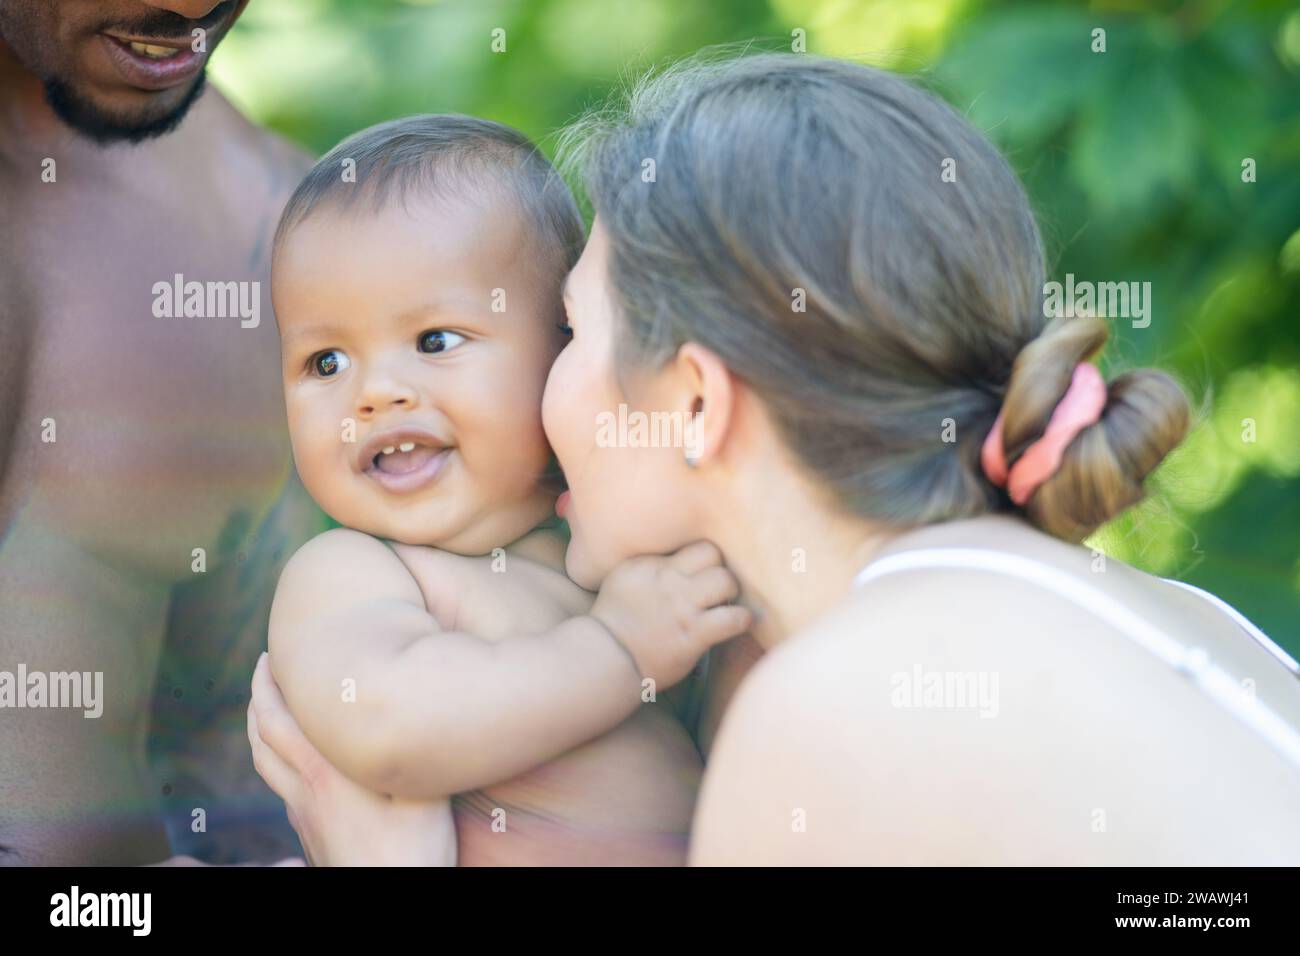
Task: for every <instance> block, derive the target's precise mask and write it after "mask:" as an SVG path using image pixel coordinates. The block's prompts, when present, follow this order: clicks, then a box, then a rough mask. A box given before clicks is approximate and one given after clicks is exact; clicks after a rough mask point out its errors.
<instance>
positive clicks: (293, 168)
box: [181, 89, 313, 202]
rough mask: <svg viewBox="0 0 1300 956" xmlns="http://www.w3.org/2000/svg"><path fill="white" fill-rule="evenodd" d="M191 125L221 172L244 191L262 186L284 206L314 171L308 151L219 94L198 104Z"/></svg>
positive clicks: (212, 94) (210, 91)
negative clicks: (303, 179)
mask: <svg viewBox="0 0 1300 956" xmlns="http://www.w3.org/2000/svg"><path fill="white" fill-rule="evenodd" d="M191 124H192V125H193V127H194V128H195V132H196V133H197V134H198V136H199V137H200V138H202V139H210V142H208V143H206V145H207V146H208V147H209V149H208V155H209V156H211V157H212V158H213V160H214V161H215V162H217V163H218V164H220V168H219V169H218V172H224V173H228V174H230V176H231V177H232V178H233V179H234V180H235V181H236V182H237V183H238V184H239V185H240V186H242V187H243V188H244V189H245V190H247V189H248V188H249V187H250V186H253V187H256V186H257V185H259V184H260V185H262V186H263V187H264V188H267V189H268V190H269V191H270V192H271V193H272V194H273V196H275V197H277V198H278V199H279V200H280V201H281V202H283V201H284V200H285V199H287V198H288V195H289V193H290V192H291V191H292V190H293V188H294V186H296V185H297V184H298V182H299V180H301V179H302V177H303V176H304V175H305V174H306V173H307V170H308V169H310V168H311V165H312V162H313V159H312V156H311V154H310V153H308V152H307V150H305V149H303V148H302V147H301V146H299V145H297V144H296V143H293V142H291V141H290V140H289V139H287V138H285V137H284V136H281V135H280V134H278V133H276V132H274V131H272V130H269V129H267V128H266V127H264V126H259V125H258V124H257V123H256V122H254V121H253V120H252V119H250V118H249V117H248V116H246V115H245V114H244V113H243V112H241V111H240V110H239V109H238V108H237V107H236V106H235V104H234V103H232V102H230V100H229V99H227V98H226V96H225V95H224V94H223V93H222V92H221V91H220V90H217V89H212V90H209V91H208V93H207V95H205V96H204V97H203V98H202V99H201V100H200V101H199V104H197V105H196V107H195V110H194V115H193V116H191V117H190V118H189V119H188V120H187V122H186V126H190V125H191ZM185 131H186V130H185V127H182V130H181V132H185ZM250 180H251V181H250Z"/></svg>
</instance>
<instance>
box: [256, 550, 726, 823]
mask: <svg viewBox="0 0 1300 956" xmlns="http://www.w3.org/2000/svg"><path fill="white" fill-rule="evenodd" d="M702 547H705V548H707V547H709V546H702ZM685 553H686V552H685V551H683V552H681V553H679V554H685ZM714 554H715V555H716V549H714ZM670 560H677V561H678V562H679V567H675V568H673V569H671V570H670V571H668V572H661V570H660V569H659V565H658V564H655V563H654V562H660V563H662V564H664V565H667V562H668V561H670ZM629 564H630V565H633V567H632V568H631V569H630V570H627V571H623V573H622V574H620V573H619V572H615V574H613V575H611V576H610V577H611V583H612V584H613V585H614V586H613V587H608V588H607V590H608V591H609V593H608V594H606V593H605V590H602V598H599V599H598V600H597V602H596V607H594V608H593V610H592V615H589V616H582V617H575V618H571V619H570V620H568V621H565V622H563V623H562V624H560V625H559V626H557V627H554V628H551V629H549V630H547V631H545V632H543V633H540V634H534V635H529V636H519V637H515V638H508V639H506V640H503V641H499V642H496V643H491V642H488V641H484V640H481V639H479V638H476V637H474V636H472V635H469V634H464V633H458V632H450V631H443V630H442V629H441V628H440V627H439V626H438V624H437V622H436V621H435V620H434V618H433V617H432V616H431V615H430V614H429V613H428V611H427V610H426V608H425V604H424V599H423V597H422V594H421V591H420V588H419V585H418V584H417V583H416V582H415V580H414V579H413V578H412V577H411V574H410V572H409V571H408V570H407V568H406V566H405V565H404V564H403V563H402V561H401V560H400V559H399V558H398V557H397V556H396V555H395V554H394V553H393V552H392V551H391V550H390V549H389V548H388V547H387V546H386V545H385V544H383V543H382V542H380V541H378V540H376V539H374V538H371V537H369V536H368V535H364V534H361V533H359V532H355V531H348V530H345V529H338V530H334V531H329V532H326V533H325V534H323V535H320V536H319V537H317V538H315V539H313V540H312V541H310V542H309V543H308V544H307V545H305V546H304V547H303V548H302V549H301V550H300V551H299V552H298V553H297V554H295V555H294V556H293V558H292V559H291V560H290V562H289V564H288V565H287V566H286V567H285V570H284V572H283V574H282V575H281V577H280V583H279V586H278V588H277V591H276V596H275V602H274V605H273V606H272V609H271V621H270V650H271V663H272V669H273V671H274V674H275V678H276V681H277V683H279V685H280V687H281V689H282V690H283V692H284V696H285V699H286V701H287V702H288V704H289V707H290V709H291V710H292V712H293V714H294V716H295V717H296V718H297V720H298V722H299V723H300V725H301V726H302V728H303V730H304V732H305V733H306V734H307V736H308V737H309V738H310V739H311V741H312V742H313V743H314V744H315V745H316V746H317V748H318V749H319V750H320V751H321V752H322V753H323V754H324V755H325V757H326V758H327V759H329V760H330V762H331V763H333V764H334V765H335V766H337V767H338V768H339V769H341V770H342V771H343V772H344V773H346V774H348V775H349V776H350V777H352V778H353V779H355V780H357V781H358V782H360V783H362V784H364V785H365V786H368V787H370V788H371V789H374V790H378V791H381V792H384V793H392V794H398V795H401V796H405V797H419V798H431V797H438V796H445V795H448V794H452V793H458V792H462V791H465V790H471V789H475V788H477V787H482V786H486V785H488V784H491V783H495V782H497V781H499V780H503V779H507V778H509V777H512V776H515V775H516V774H519V773H522V772H524V771H525V770H528V769H531V768H532V767H535V766H537V765H538V764H540V763H543V762H545V761H546V760H549V759H551V758H553V757H556V756H558V755H559V754H561V753H563V752H565V751H566V750H569V749H571V748H572V747H575V746H577V745H578V744H581V743H584V742H586V741H587V740H590V739H591V738H593V737H596V736H599V735H600V734H602V733H604V732H605V731H607V730H609V729H610V728H612V727H614V726H616V725H617V724H619V723H621V722H622V721H623V720H624V719H625V718H626V717H627V716H628V715H629V714H631V713H632V711H633V710H634V709H635V708H636V707H637V706H638V705H639V704H640V702H641V696H640V690H641V679H642V677H643V676H652V677H654V678H655V679H656V680H657V681H659V683H660V685H661V686H662V687H667V686H668V685H669V684H671V683H673V682H675V681H676V680H679V679H680V678H681V677H683V676H684V675H685V674H686V673H687V671H689V669H690V667H691V665H693V664H694V662H695V660H697V659H698V657H699V655H700V654H701V653H702V652H703V650H705V649H707V647H708V646H710V645H711V644H714V643H717V642H719V641H722V640H725V639H727V638H728V637H731V636H733V635H734V634H736V633H739V632H740V631H742V630H743V629H744V627H745V626H746V625H747V624H748V621H747V619H746V616H745V614H744V612H743V609H741V608H736V607H723V608H718V607H710V606H711V605H712V604H717V603H720V602H722V601H726V600H729V599H730V598H731V597H734V581H731V579H730V575H728V574H727V572H725V571H723V569H722V568H720V567H718V566H717V564H716V561H712V560H711V559H702V558H701V556H700V553H699V552H698V550H697V551H696V552H695V556H694V557H693V558H691V560H690V561H689V562H685V561H683V560H681V559H679V558H677V557H675V558H673V559H638V561H637V562H635V563H634V562H629ZM625 567H626V566H625ZM620 570H622V569H620ZM720 576H725V578H726V580H727V581H731V587H730V588H725V587H722V586H721V585H722V583H723V582H722V578H721V577H720ZM619 582H621V584H620V583H619ZM620 595H622V597H620ZM602 601H603V605H602ZM615 635H617V637H618V638H619V639H621V641H622V643H620V640H619V639H616V637H615ZM348 681H351V683H350V684H349V683H348ZM349 688H351V689H353V691H354V692H353V693H352V694H351V695H349V694H348V693H347V692H348V690H349Z"/></svg>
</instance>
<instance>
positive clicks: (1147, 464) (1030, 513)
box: [1003, 316, 1190, 541]
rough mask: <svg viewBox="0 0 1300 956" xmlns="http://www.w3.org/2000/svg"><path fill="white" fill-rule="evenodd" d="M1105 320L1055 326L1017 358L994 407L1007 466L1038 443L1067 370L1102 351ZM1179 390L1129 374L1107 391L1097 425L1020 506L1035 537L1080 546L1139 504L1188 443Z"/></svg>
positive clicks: (1149, 376) (1153, 374) (1155, 376)
mask: <svg viewBox="0 0 1300 956" xmlns="http://www.w3.org/2000/svg"><path fill="white" fill-rule="evenodd" d="M1106 335H1107V327H1106V321H1105V320H1104V319H1101V318H1098V317H1096V316H1083V317H1077V318H1058V319H1055V320H1053V321H1052V322H1051V323H1049V324H1048V326H1047V327H1046V328H1045V329H1044V330H1043V332H1042V334H1041V335H1039V336H1038V337H1037V338H1036V339H1034V340H1033V341H1032V342H1030V343H1029V344H1028V345H1027V346H1025V348H1024V349H1023V350H1021V352H1020V354H1019V355H1018V356H1017V357H1016V361H1015V364H1014V365H1013V367H1012V371H1011V380H1010V382H1009V383H1008V384H1007V393H1006V399H1005V401H1004V402H1003V416H1004V420H1003V447H1004V449H1005V451H1006V459H1007V463H1008V465H1009V466H1010V465H1014V463H1015V461H1016V459H1017V458H1019V456H1020V455H1022V454H1024V452H1025V450H1026V449H1027V448H1028V447H1029V446H1030V445H1031V444H1033V443H1034V442H1035V441H1037V440H1038V439H1039V438H1040V437H1041V436H1042V434H1043V432H1044V430H1045V429H1046V428H1047V423H1048V421H1049V420H1050V419H1051V416H1052V412H1053V410H1054V409H1055V408H1056V406H1057V404H1058V403H1059V402H1060V401H1061V398H1062V396H1063V395H1064V394H1065V391H1066V389H1067V388H1069V385H1070V380H1071V376H1072V374H1073V371H1074V368H1075V366H1076V365H1078V364H1079V363H1080V362H1085V361H1087V360H1088V359H1090V358H1092V357H1093V356H1094V355H1095V354H1096V353H1097V352H1098V351H1099V350H1100V349H1101V347H1102V346H1103V345H1104V344H1105V342H1106ZM1189 420H1190V412H1189V407H1188V402H1187V396H1186V394H1185V393H1184V391H1183V389H1182V387H1181V386H1180V385H1179V384H1178V383H1177V382H1176V381H1174V379H1173V378H1172V377H1171V376H1169V375H1168V374H1166V373H1165V372H1162V371H1159V370H1156V369H1149V368H1143V369H1136V370H1134V371H1131V372H1127V373H1125V374H1123V375H1121V376H1119V377H1118V378H1116V379H1115V380H1114V381H1112V382H1109V383H1108V385H1107V398H1106V408H1105V410H1104V411H1103V412H1102V416H1101V419H1100V420H1099V421H1098V422H1097V423H1096V424H1094V425H1090V426H1088V427H1086V428H1084V429H1082V430H1081V431H1080V432H1079V434H1078V435H1077V436H1076V437H1075V439H1074V440H1073V441H1072V442H1070V444H1069V445H1068V446H1067V447H1066V449H1065V453H1064V455H1063V456H1062V458H1061V465H1060V467H1059V468H1058V469H1057V470H1056V472H1055V473H1054V474H1053V475H1052V476H1051V477H1049V478H1048V479H1047V480H1046V481H1044V482H1043V483H1042V484H1041V485H1040V486H1039V487H1038V489H1037V490H1036V491H1035V492H1034V493H1033V495H1032V496H1031V497H1030V498H1029V500H1028V501H1027V502H1026V503H1025V506H1024V513H1025V515H1026V517H1028V518H1029V520H1030V521H1031V522H1032V523H1033V524H1034V525H1035V526H1036V527H1038V528H1040V529H1041V530H1043V531H1046V532H1047V533H1049V534H1052V535H1055V536H1056V537H1059V538H1064V539H1066V540H1068V541H1080V540H1082V539H1083V538H1085V537H1087V536H1088V535H1089V534H1091V533H1092V532H1093V531H1095V530H1096V529H1097V528H1098V527H1100V526H1101V525H1102V524H1104V523H1106V522H1107V521H1109V520H1110V519H1111V518H1114V517H1115V516H1116V515H1118V514H1119V513H1120V512H1122V511H1123V510H1124V509H1126V508H1128V507H1130V506H1132V505H1134V504H1136V503H1137V502H1139V501H1141V500H1142V497H1143V496H1144V494H1145V481H1146V478H1147V476H1148V475H1150V474H1151V472H1153V471H1154V470H1155V469H1156V467H1157V466H1158V465H1159V464H1160V462H1161V461H1163V460H1164V458H1165V456H1166V455H1168V454H1169V452H1170V451H1172V450H1173V449H1174V448H1175V447H1176V446H1177V445H1178V443H1179V442H1180V441H1182V439H1183V437H1184V436H1185V435H1186V434H1187V428H1188V424H1189Z"/></svg>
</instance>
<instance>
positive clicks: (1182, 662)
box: [853, 548, 1300, 768]
mask: <svg viewBox="0 0 1300 956" xmlns="http://www.w3.org/2000/svg"><path fill="white" fill-rule="evenodd" d="M925 568H931V569H934V568H940V569H942V568H956V569H969V570H975V571H991V572H993V573H995V574H1006V575H1010V576H1011V577H1016V578H1020V579H1021V580H1024V581H1029V582H1030V583H1032V584H1037V585H1039V586H1040V587H1043V588H1046V589H1047V590H1049V591H1052V592H1054V593H1056V594H1058V595H1059V596H1061V597H1062V598H1064V599H1066V600H1067V601H1071V602H1073V603H1075V604H1077V605H1079V606H1080V607H1082V608H1084V609H1085V610H1087V611H1088V612H1090V613H1092V614H1094V615H1096V616H1097V617H1099V618H1101V619H1102V620H1103V621H1105V622H1106V623H1107V624H1109V625H1111V626H1112V627H1113V628H1115V629H1116V630H1117V631H1119V632H1120V633H1122V634H1123V635H1124V636H1125V637H1127V638H1128V639H1129V640H1131V641H1133V643H1135V644H1137V645H1138V646H1139V647H1142V648H1143V649H1145V650H1146V651H1147V652H1149V653H1150V654H1152V655H1154V656H1155V657H1157V658H1159V659H1160V660H1162V661H1164V662H1165V663H1167V664H1168V665H1169V666H1171V667H1173V668H1175V669H1176V670H1178V672H1179V673H1181V674H1183V675H1184V676H1185V677H1187V678H1188V679H1189V680H1191V681H1192V682H1194V683H1195V684H1196V685H1197V686H1198V687H1200V689H1201V690H1202V691H1204V692H1205V693H1206V694H1207V695H1208V696H1209V697H1211V698H1212V699H1213V700H1214V701H1215V702H1216V703H1217V704H1219V705H1220V706H1221V707H1223V708H1224V709H1225V710H1227V711H1229V712H1230V713H1231V714H1232V715H1233V716H1235V717H1236V718H1238V719H1239V720H1241V721H1242V722H1243V723H1245V724H1246V725H1247V726H1248V727H1250V728H1251V729H1252V730H1254V731H1256V732H1257V733H1259V734H1260V735H1261V736H1262V737H1264V739H1265V740H1267V741H1268V742H1269V743H1270V744H1272V745H1273V747H1275V748H1276V749H1277V750H1278V751H1279V752H1280V753H1281V754H1282V755H1283V756H1284V757H1286V758H1287V760H1289V761H1290V762H1291V763H1292V764H1293V765H1294V766H1296V767H1297V768H1300V731H1298V730H1297V729H1296V728H1295V727H1292V726H1291V724H1289V723H1288V722H1287V721H1286V719H1285V718H1283V717H1282V716H1281V715H1280V714H1278V713H1277V712H1276V711H1274V710H1272V709H1271V708H1270V707H1268V706H1267V705H1266V704H1264V703H1262V702H1261V701H1260V700H1259V699H1258V698H1257V697H1255V696H1254V695H1253V694H1247V693H1244V692H1243V691H1242V688H1241V685H1240V683H1239V682H1238V681H1237V679H1236V678H1234V677H1233V676H1232V675H1231V674H1229V673H1228V672H1227V671H1225V670H1224V669H1223V668H1222V667H1219V666H1218V665H1217V664H1215V663H1214V662H1213V661H1211V660H1210V656H1209V654H1208V653H1207V652H1206V651H1205V649H1204V648H1200V647H1189V646H1187V645H1185V644H1183V643H1182V642H1181V641H1179V640H1177V639H1176V638H1174V637H1172V636H1170V635H1169V634H1168V633H1166V632H1165V631H1163V630H1161V629H1160V628H1158V627H1156V626H1155V625H1153V624H1152V623H1151V622H1149V621H1147V620H1145V619H1144V618H1143V617H1141V616H1140V615H1138V614H1137V613H1136V612H1134V611H1133V610H1132V609H1131V608H1129V607H1127V606H1125V605H1124V604H1122V603H1121V602H1120V601H1118V600H1116V599H1115V598H1113V597H1111V596H1110V595H1109V594H1108V593H1106V592H1105V591H1103V590H1102V589H1101V588H1099V587H1096V586H1094V585H1092V584H1089V583H1088V582H1087V581H1083V580H1080V579H1079V578H1077V577H1075V576H1073V575H1071V574H1067V573H1066V572H1064V571H1061V570H1060V569H1058V568H1055V567H1052V566H1051V565H1049V564H1044V563H1043V562H1041V561H1035V560H1033V559H1032V558H1027V557H1024V556H1023V555H1019V554H1013V553H1011V552H1006V551H994V550H991V549H985V548H920V549H917V550H914V551H900V552H898V553H896V554H890V555H886V556H885V557H883V558H880V559H878V560H876V561H873V562H871V563H870V564H868V565H867V566H866V567H865V568H863V569H862V570H861V571H859V572H858V574H857V576H856V577H855V578H854V579H853V586H854V588H859V587H861V586H862V585H864V584H866V583H868V582H869V581H875V580H877V579H879V578H882V577H885V576H886V575H890V574H898V573H900V572H904V571H915V570H921V569H925ZM1162 580H1163V579H1162ZM1169 583H1170V584H1175V585H1178V586H1180V587H1183V588H1186V589H1189V590H1191V591H1194V592H1196V593H1198V594H1200V595H1202V596H1203V597H1205V598H1206V599H1208V600H1209V601H1210V602H1211V603H1212V604H1214V605H1215V606H1216V607H1218V609H1219V610H1221V611H1223V612H1224V613H1226V614H1228V616H1229V617H1230V618H1232V620H1233V621H1234V622H1235V623H1236V624H1238V625H1239V626H1240V627H1241V628H1242V629H1243V630H1244V631H1245V632H1246V633H1247V634H1249V635H1250V636H1251V637H1252V638H1254V639H1255V640H1256V641H1258V642H1259V643H1260V644H1261V645H1262V646H1263V647H1264V648H1265V649H1266V650H1268V651H1269V653H1270V654H1272V655H1273V656H1274V657H1275V658H1277V659H1278V661H1279V662H1280V663H1282V664H1283V665H1284V666H1286V667H1287V668H1288V669H1289V670H1290V671H1291V672H1292V674H1295V675H1300V665H1297V664H1296V662H1295V660H1293V659H1292V658H1291V657H1290V655H1288V654H1287V653H1286V651H1284V650H1283V649H1282V648H1281V647H1278V645H1277V644H1275V643H1274V642H1273V641H1271V640H1269V639H1268V637H1266V636H1265V635H1264V633H1263V631H1261V630H1260V629H1259V628H1257V627H1256V626H1255V625H1253V624H1251V623H1250V622H1249V621H1248V620H1247V619H1246V618H1245V617H1244V616H1243V615H1242V614H1241V613H1240V612H1238V611H1236V610H1235V609H1233V608H1232V607H1231V606H1229V605H1228V604H1227V603H1226V602H1224V601H1221V600H1220V599H1219V598H1216V597H1214V596H1213V595H1211V594H1208V593H1206V592H1204V591H1201V590H1200V589H1199V588H1195V587H1192V586H1191V585H1186V584H1182V583H1181V582H1178V581H1170V582H1169Z"/></svg>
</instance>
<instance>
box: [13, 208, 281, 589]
mask: <svg viewBox="0 0 1300 956" xmlns="http://www.w3.org/2000/svg"><path fill="white" fill-rule="evenodd" d="M129 200H130V197H123V198H122V199H120V200H119V201H117V202H112V203H106V202H105V201H103V200H100V201H97V202H96V203H93V204H92V206H93V207H94V208H93V209H90V210H87V216H89V218H88V219H85V220H81V219H78V218H77V217H75V216H72V215H70V214H69V213H68V211H67V210H66V209H65V208H63V205H62V204H60V205H57V206H54V207H51V213H52V214H51V215H50V216H49V217H47V218H46V219H45V220H44V221H41V222H39V223H38V222H35V221H31V220H32V219H33V218H34V217H33V216H32V212H33V210H32V207H31V206H30V205H26V206H24V205H20V207H19V208H20V209H22V210H23V211H24V212H25V213H26V214H27V218H28V220H29V225H30V227H31V228H30V229H29V230H28V231H27V235H29V236H30V241H22V242H18V243H12V239H13V234H12V233H11V234H10V237H9V238H10V240H11V243H12V245H13V247H14V248H16V255H13V256H10V257H8V258H7V260H6V261H5V263H4V264H3V266H2V267H0V321H6V322H15V323H16V322H22V323H24V325H25V327H26V336H25V338H26V344H25V352H26V354H25V356H24V357H23V361H24V368H23V369H22V370H21V371H22V377H23V385H22V389H21V397H20V401H19V402H18V403H17V405H16V407H14V408H11V409H9V410H7V411H6V412H5V413H4V414H6V415H11V416H13V417H14V419H15V420H14V421H13V422H12V433H11V434H12V438H11V448H10V455H11V460H10V463H9V468H8V470H7V473H6V483H11V482H15V481H17V482H20V483H21V484H20V486H19V488H18V490H19V491H20V493H21V495H22V496H23V498H24V499H25V501H24V503H25V504H26V505H29V506H30V507H32V508H35V509H37V511H38V512H39V513H40V515H41V519H42V521H43V522H47V523H48V524H49V526H50V527H49V530H50V531H51V532H53V533H62V534H67V535H69V536H72V537H74V538H77V539H79V540H83V541H85V543H86V544H87V546H88V547H93V548H94V549H95V550H96V551H97V552H98V553H101V554H105V555H115V554H120V555H122V556H123V557H124V558H125V559H128V560H130V561H132V563H137V564H140V565H142V566H144V567H147V568H149V569H151V570H156V571H158V572H159V573H161V574H168V573H169V569H171V570H173V571H176V572H177V574H178V575H179V574H183V573H186V572H188V571H189V565H190V562H191V560H192V552H193V549H195V548H203V549H205V551H207V552H212V551H217V552H221V551H225V550H230V551H234V550H238V548H239V547H240V546H241V544H242V542H241V541H240V540H239V539H240V537H241V531H240V529H241V528H246V529H251V528H252V527H254V526H255V524H256V518H257V516H259V515H260V514H261V513H262V512H263V511H264V510H265V508H266V507H267V506H269V504H270V503H271V501H273V500H274V497H275V494H276V493H277V491H278V489H279V487H280V486H281V484H282V483H283V480H284V478H285V476H286V474H287V469H288V466H289V455H288V438H287V431H286V428H285V424H284V417H283V405H282V398H281V388H280V368H279V345H278V337H277V334H276V329H275V324H274V320H273V318H272V314H271V305H270V293H269V281H268V280H269V276H268V275H267V274H266V266H265V255H264V254H262V253H261V252H259V251H258V250H257V249H256V248H254V247H255V246H256V244H257V240H256V239H255V237H254V236H253V235H251V234H246V235H239V234H238V233H239V231H238V230H232V229H230V228H229V224H227V229H226V234H225V235H222V234H221V232H222V230H221V227H220V225H219V224H214V223H212V222H207V223H204V222H201V221H199V220H201V219H202V217H201V216H197V215H196V216H194V217H192V219H186V218H185V217H184V216H181V217H179V218H177V217H176V216H173V215H167V214H161V213H159V212H158V211H157V210H148V209H139V208H136V209H134V210H133V209H132V203H131V202H130V201H129ZM10 226H11V227H14V226H15V224H14V223H12V222H11V223H10ZM244 232H245V233H248V230H244ZM210 291H211V293H212V294H209V292H210ZM178 305H179V308H177V306H178ZM252 316H256V318H257V321H256V322H253V321H251V317H252ZM9 490H10V491H12V490H13V489H12V488H11V489H9ZM241 515H242V516H243V518H242V519H241V518H240V516H241ZM213 557H214V558H215V557H217V555H213ZM172 565H175V567H174V568H173V567H172Z"/></svg>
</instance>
